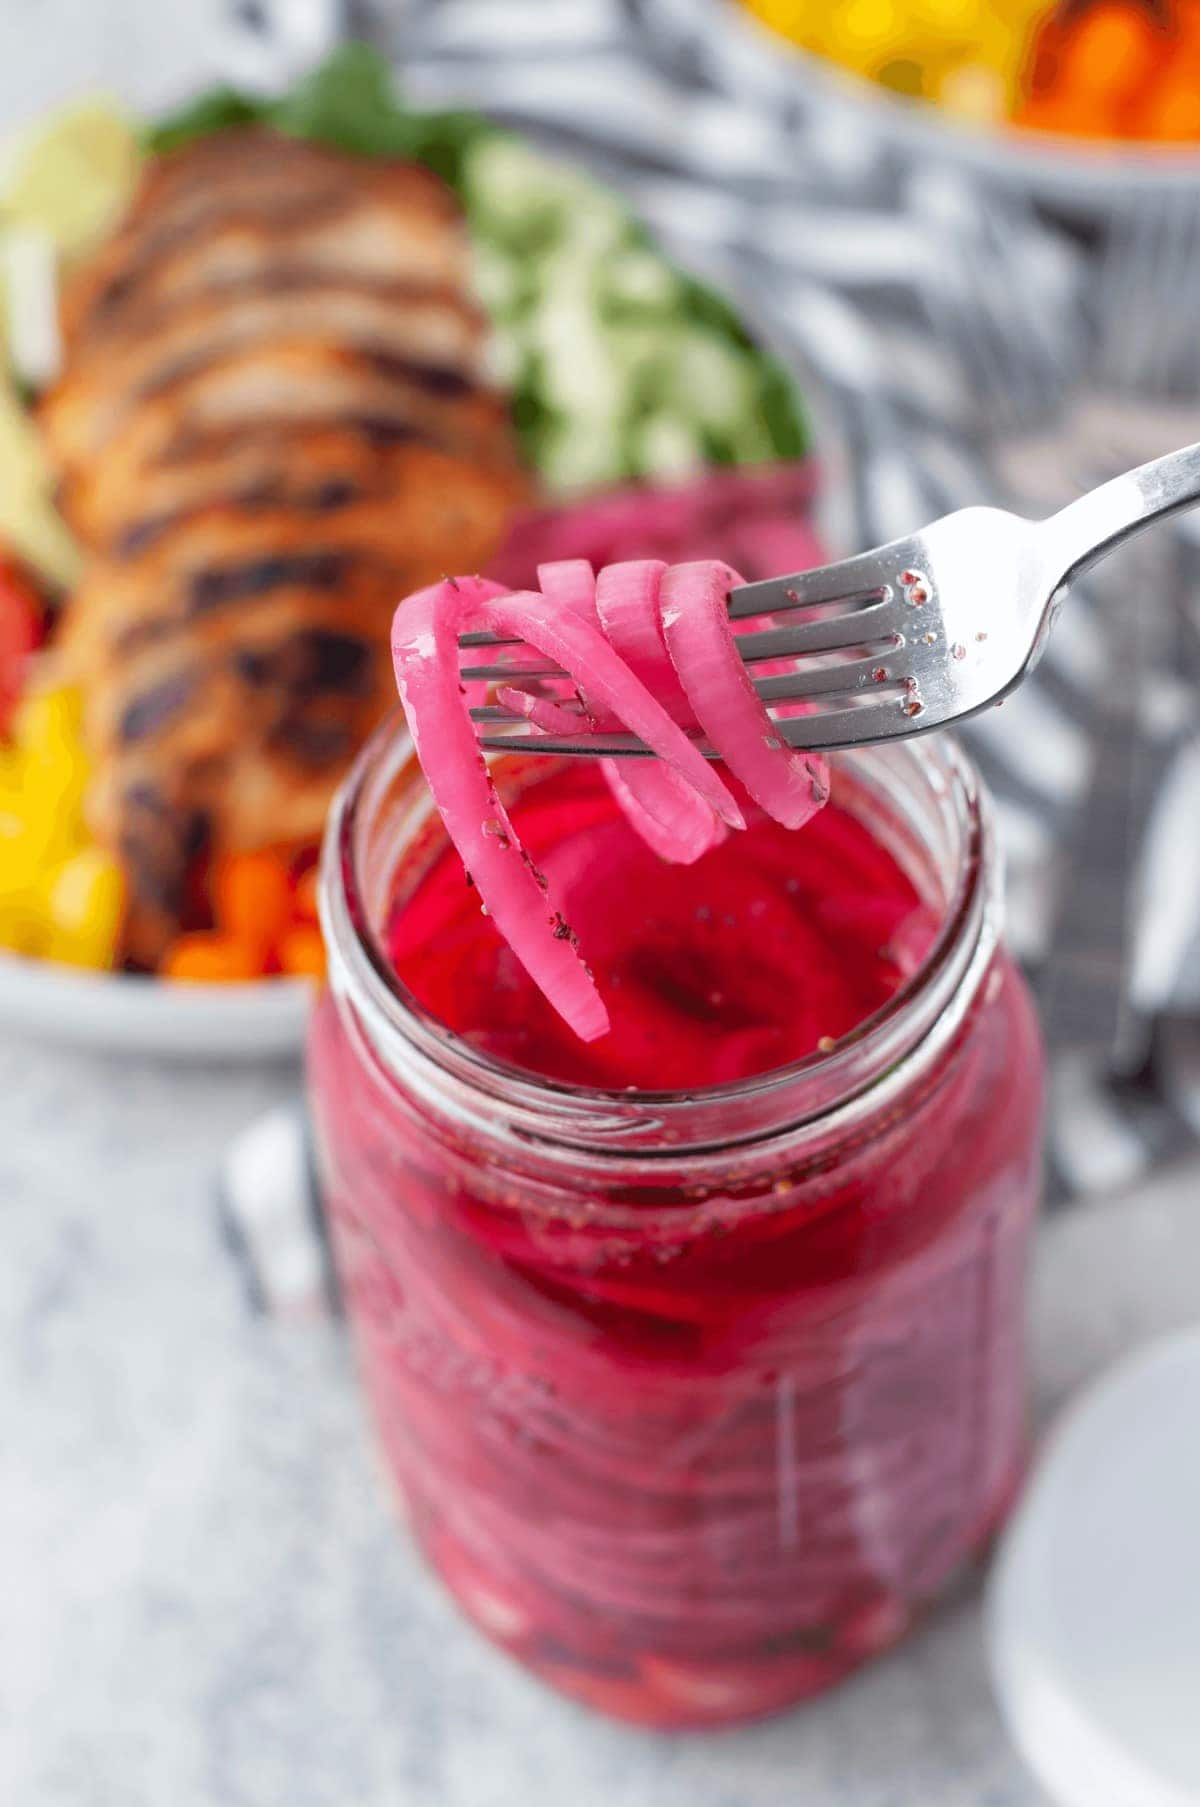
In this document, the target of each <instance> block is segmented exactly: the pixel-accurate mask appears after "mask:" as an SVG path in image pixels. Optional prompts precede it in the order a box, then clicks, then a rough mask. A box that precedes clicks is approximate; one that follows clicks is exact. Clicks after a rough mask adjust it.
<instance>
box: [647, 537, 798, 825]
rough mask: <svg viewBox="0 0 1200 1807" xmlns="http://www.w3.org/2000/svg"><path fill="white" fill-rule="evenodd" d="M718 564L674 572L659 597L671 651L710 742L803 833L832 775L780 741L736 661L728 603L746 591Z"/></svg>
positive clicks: (763, 800)
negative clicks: (733, 593)
mask: <svg viewBox="0 0 1200 1807" xmlns="http://www.w3.org/2000/svg"><path fill="white" fill-rule="evenodd" d="M741 581H742V580H741V578H740V577H739V576H738V574H737V572H736V571H733V570H731V569H730V567H729V566H728V565H725V564H721V563H719V562H718V561H717V560H715V559H703V560H698V561H697V562H695V563H693V564H687V565H672V566H670V567H669V568H668V570H667V571H666V572H665V574H664V576H663V580H662V587H661V589H660V591H659V608H660V614H661V619H662V627H663V636H664V638H665V640H666V645H667V651H668V653H669V654H670V656H671V661H672V663H673V665H674V667H675V670H676V672H677V673H678V674H679V680H680V683H681V684H682V685H683V688H684V691H685V693H686V695H687V697H688V700H689V702H690V703H691V705H692V708H693V709H694V710H695V713H696V719H697V721H698V722H699V723H700V726H701V727H702V728H703V730H704V732H705V734H706V735H707V736H708V738H709V740H710V741H711V742H712V744H713V746H714V747H715V748H716V750H717V752H718V753H719V754H720V755H721V758H722V759H723V760H724V761H725V763H726V765H727V766H728V767H729V769H730V771H731V772H732V773H733V774H734V776H735V777H736V778H740V779H741V781H742V783H743V784H744V785H745V787H746V789H747V790H748V791H749V793H750V795H751V796H752V797H753V798H754V800H755V802H756V803H758V804H761V806H762V808H763V809H765V810H766V812H767V814H768V815H769V816H774V818H775V820H776V821H777V822H782V824H783V826H784V827H785V828H801V827H803V825H804V823H805V822H807V821H808V820H809V818H810V816H814V815H815V814H816V812H817V811H818V810H819V809H820V808H821V806H822V804H823V803H825V802H826V801H827V799H828V797H829V768H828V766H827V765H826V763H825V761H824V760H823V759H820V758H818V757H817V756H816V755H815V754H811V753H799V752H793V751H792V749H791V748H790V747H788V745H787V743H786V742H785V741H784V740H782V739H781V737H780V735H779V731H778V727H777V724H776V723H775V722H774V721H772V719H771V717H770V716H769V715H768V714H767V711H766V709H765V708H764V706H763V703H762V700H761V698H760V697H759V695H758V692H757V691H756V690H755V688H754V685H753V683H752V682H751V679H750V675H749V673H748V672H747V670H746V667H745V666H744V665H743V663H742V661H741V658H740V657H739V655H738V650H737V643H736V641H735V639H734V636H733V630H732V628H731V627H730V625H729V614H728V609H727V597H728V593H729V591H730V590H731V589H733V588H734V587H735V586H736V585H738V584H740V583H741Z"/></svg>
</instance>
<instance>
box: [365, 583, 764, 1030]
mask: <svg viewBox="0 0 1200 1807" xmlns="http://www.w3.org/2000/svg"><path fill="white" fill-rule="evenodd" d="M477 630H483V631H488V632H493V633H498V634H502V635H503V634H510V635H519V636H520V638H521V639H523V640H524V641H526V642H527V644H528V645H530V646H531V647H534V648H535V649H536V650H537V651H538V652H540V653H542V654H543V655H544V656H545V657H547V658H549V659H552V660H554V661H555V662H556V663H557V664H558V665H560V666H561V667H562V669H563V670H564V671H565V672H566V673H567V674H568V675H569V676H570V677H572V678H573V679H574V680H575V682H576V683H577V684H586V686H587V690H588V692H589V694H590V695H591V696H593V697H594V698H595V700H596V703H597V704H598V706H599V707H601V708H603V709H604V710H606V711H609V712H611V713H612V714H613V715H614V716H616V717H617V718H618V719H619V720H620V721H621V722H622V723H623V724H624V725H625V727H627V728H628V729H629V731H630V732H631V733H633V734H636V735H637V736H638V737H639V739H641V740H644V741H645V743H646V745H647V746H649V747H650V748H652V750H653V751H654V752H655V753H657V754H659V755H660V757H662V758H664V759H665V760H667V761H668V762H669V763H670V764H671V765H672V766H674V767H675V768H676V769H678V770H679V771H680V772H681V773H682V774H683V775H684V776H686V777H687V779H688V780H689V782H690V783H691V784H692V785H693V786H694V787H695V789H696V791H697V792H699V794H700V795H701V796H702V797H703V798H704V799H705V801H706V802H707V804H708V805H709V806H710V807H711V808H712V809H713V810H715V811H716V812H717V813H718V814H719V815H720V816H721V817H722V819H723V820H725V821H727V822H728V823H729V824H730V825H731V826H732V827H735V828H740V827H743V826H744V822H743V818H742V815H741V811H740V810H739V809H738V806H737V804H736V803H735V802H734V800H733V798H732V796H731V795H730V794H729V792H728V791H727V790H726V788H725V786H724V785H723V784H722V783H721V780H720V779H719V778H718V777H717V776H716V774H715V773H714V772H713V771H712V770H711V768H710V767H709V765H708V763H707V761H706V760H705V759H704V757H703V755H702V754H701V753H700V752H698V751H697V749H696V748H695V747H694V746H693V745H692V743H691V741H690V740H689V739H688V738H687V736H686V734H684V733H683V731H682V729H681V728H679V727H678V726H677V724H676V723H675V722H673V721H672V720H671V718H670V716H669V715H668V714H667V713H666V711H665V710H664V709H663V708H662V706H661V705H660V704H659V703H657V702H656V701H655V699H654V697H652V696H651V695H650V693H649V691H647V690H646V689H645V687H644V686H643V685H642V684H641V683H640V682H639V681H638V679H637V678H635V677H634V675H633V673H632V672H631V671H630V670H629V668H628V666H626V664H625V663H624V661H623V660H622V659H621V657H620V655H619V654H618V653H616V652H615V651H614V650H613V648H612V647H611V646H610V645H609V644H608V642H607V641H606V640H605V638H604V636H603V634H602V633H601V632H600V630H599V628H598V627H597V626H596V625H594V624H593V623H592V622H591V621H589V620H587V618H586V617H585V616H584V615H583V614H580V613H576V612H574V611H568V610H564V609H562V608H561V607H559V606H556V604H555V603H554V601H553V600H552V599H551V598H549V597H546V596H543V595H538V594H535V593H534V592H532V591H524V592H516V593H514V594H507V593H505V592H504V591H503V590H502V588H501V586H500V585H498V584H495V583H489V582H487V581H486V580H484V579H482V578H450V579H446V580H445V581H443V582H442V583H439V584H433V585H431V586H429V587H428V588H427V589H424V590H418V591H417V592H416V593H415V595H413V596H410V597H409V598H408V599H407V600H406V601H405V602H402V603H401V604H400V607H399V608H398V609H397V611H396V616H395V620H394V622H393V624H392V659H393V663H394V665H395V670H396V683H397V688H398V690H399V693H400V701H401V703H402V705H403V707H404V711H405V714H406V716H407V718H408V724H409V731H410V733H411V734H412V738H413V745H414V747H415V749H416V753H417V757H418V759H419V760H420V762H421V766H422V769H423V770H424V773H425V777H426V781H427V783H428V785H429V789H430V791H431V793H432V795H433V799H434V802H435V803H436V805H437V807H438V810H439V812H440V814H441V816H442V820H443V821H444V822H445V825H446V830H447V833H448V834H449V835H450V838H451V840H452V841H453V842H454V844H455V846H456V847H457V848H458V851H459V853H460V854H461V856H462V858H463V862H464V864H465V865H466V868H467V871H468V872H469V873H470V874H471V877H472V878H473V880H474V882H475V884H476V885H477V886H478V889H479V894H480V898H481V900H482V902H483V905H484V907H485V908H486V909H488V910H489V911H490V913H491V915H492V916H493V918H494V919H495V922H496V927H497V928H498V929H499V931H500V933H501V934H502V935H503V936H504V938H505V940H506V941H507V942H508V943H509V945H510V947H511V948H512V950H513V952H514V954H515V955H516V956H517V958H518V959H519V960H520V961H521V963H522V964H523V965H524V966H525V968H526V970H527V971H528V972H529V973H530V975H531V976H532V977H533V979H534V980H535V981H536V983H537V984H538V986H539V987H540V988H541V989H542V991H544V992H545V994H546V996H547V997H548V998H549V1000H550V1002H551V1003H552V1004H553V1005H554V1007H555V1008H556V1009H557V1010H558V1011H559V1013H560V1014H561V1015H562V1017H563V1018H564V1020H565V1021H566V1022H568V1023H569V1024H570V1026H571V1028H572V1029H574V1031H575V1033H576V1034H577V1035H578V1036H579V1037H580V1039H581V1040H583V1041H594V1040H595V1039H596V1037H597V1036H600V1035H603V1034H604V1033H605V1031H606V1030H607V1028H608V1013H607V1011H606V1010H605V1008H604V1004H603V1001H602V1000H601V998H600V995H599V993H598V992H597V990H596V987H595V984H594V982H593V980H592V978H591V975H590V974H589V972H588V970H587V968H586V967H585V965H584V964H583V961H582V960H581V959H580V958H579V956H578V954H577V952H576V949H575V941H574V936H573V935H572V933H571V930H570V928H569V927H568V925H567V923H566V922H565V921H564V920H563V918H562V916H561V915H560V914H559V913H558V912H557V911H556V910H554V909H553V907H552V904H551V901H550V900H548V899H547V898H546V896H545V895H544V894H543V891H542V885H541V882H540V878H539V875H538V874H537V873H536V872H535V871H533V870H532V869H531V866H530V864H528V863H527V862H526V860H525V859H524V857H523V853H524V850H523V849H522V847H521V845H520V842H519V840H518V839H517V836H516V834H515V833H514V831H513V827H512V823H511V822H510V821H509V819H508V816H507V814H506V812H505V810H504V808H503V805H502V804H501V802H500V799H499V797H498V795H497V793H496V789H495V786H494V785H493V783H492V780H491V777H490V774H489V772H488V769H487V763H486V761H485V759H484V757H483V755H482V753H481V752H480V750H479V745H478V742H477V741H476V738H475V730H474V727H473V725H472V723H471V719H470V716H469V714H468V712H467V705H466V700H465V697H464V696H463V692H462V687H461V683H460V679H459V673H458V636H459V635H460V634H462V633H469V632H472V631H477Z"/></svg>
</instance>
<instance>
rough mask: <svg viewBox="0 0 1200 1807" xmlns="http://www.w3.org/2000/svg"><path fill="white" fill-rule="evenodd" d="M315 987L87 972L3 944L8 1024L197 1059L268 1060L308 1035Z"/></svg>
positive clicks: (2, 1001)
mask: <svg viewBox="0 0 1200 1807" xmlns="http://www.w3.org/2000/svg"><path fill="white" fill-rule="evenodd" d="M312 989H313V988H312V986H311V984H310V983H309V982H308V981H307V980H303V979H262V980H259V981H257V982H256V983H254V984H252V985H179V984H172V983H170V982H169V981H167V980H164V979H137V978H128V977H125V976H124V975H117V974H113V973H93V972H82V971H79V970H77V969H76V968H73V967H69V966H55V965H53V964H52V963H50V962H49V961H45V960H23V959H21V958H20V957H19V956H17V955H15V954H9V953H5V952H2V951H0V1026H3V1027H4V1028H5V1029H6V1030H9V1031H15V1032H16V1033H18V1034H20V1033H25V1034H31V1035H37V1036H41V1037H45V1038H46V1039H48V1040H51V1041H59V1042H67V1043H70V1044H72V1045H73V1046H75V1047H79V1048H110V1049H113V1050H115V1051H117V1052H119V1053H122V1054H154V1055H167V1056H170V1057H172V1058H182V1059H187V1060H265V1059H270V1058H272V1057H275V1056H281V1055H294V1054H296V1053H298V1052H299V1050H300V1048H301V1047H302V1045H303V1041H304V1025H305V1023H306V1022H307V1020H308V1011H309V1005H310V1002H311V999H312Z"/></svg>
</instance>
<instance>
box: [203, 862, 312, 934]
mask: <svg viewBox="0 0 1200 1807" xmlns="http://www.w3.org/2000/svg"><path fill="white" fill-rule="evenodd" d="M212 893H213V915H214V917H215V918H216V923H217V927H218V929H219V930H221V931H222V932H223V933H224V934H226V935H228V936H229V937H230V938H231V939H232V940H234V941H239V942H241V943H243V945H245V946H248V947H257V948H260V949H262V950H264V952H265V950H267V949H268V948H272V947H274V945H275V943H276V942H277V941H278V940H279V937H280V936H281V935H282V934H283V932H284V930H285V929H286V928H287V926H288V923H289V922H290V921H291V915H292V888H291V885H290V883H289V881H288V869H287V864H286V862H285V860H284V859H283V858H282V857H281V856H280V855H279V854H277V853H271V852H264V853H229V854H225V855H223V856H222V857H221V858H220V859H218V860H217V862H216V864H215V866H214V868H213V876H212Z"/></svg>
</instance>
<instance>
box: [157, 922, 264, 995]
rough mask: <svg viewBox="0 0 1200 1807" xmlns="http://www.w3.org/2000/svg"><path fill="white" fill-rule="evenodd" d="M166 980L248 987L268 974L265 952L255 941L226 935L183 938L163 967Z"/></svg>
mask: <svg viewBox="0 0 1200 1807" xmlns="http://www.w3.org/2000/svg"><path fill="white" fill-rule="evenodd" d="M159 970H160V972H161V973H162V976H163V977H164V978H165V979H181V980H185V981H187V982H188V983H190V984H198V985H236V984H245V983H246V982H247V981H248V980H251V979H260V978H262V976H263V972H264V960H263V954H262V950H261V948H260V947H259V946H257V945H256V944H255V943H254V942H246V941H239V940H238V939H237V937H236V936H233V935H222V934H195V935H181V936H180V937H179V939H178V941H175V942H173V943H172V945H171V946H170V947H169V948H168V949H167V952H166V954H165V955H164V957H163V960H162V963H161V966H160V968H159Z"/></svg>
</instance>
